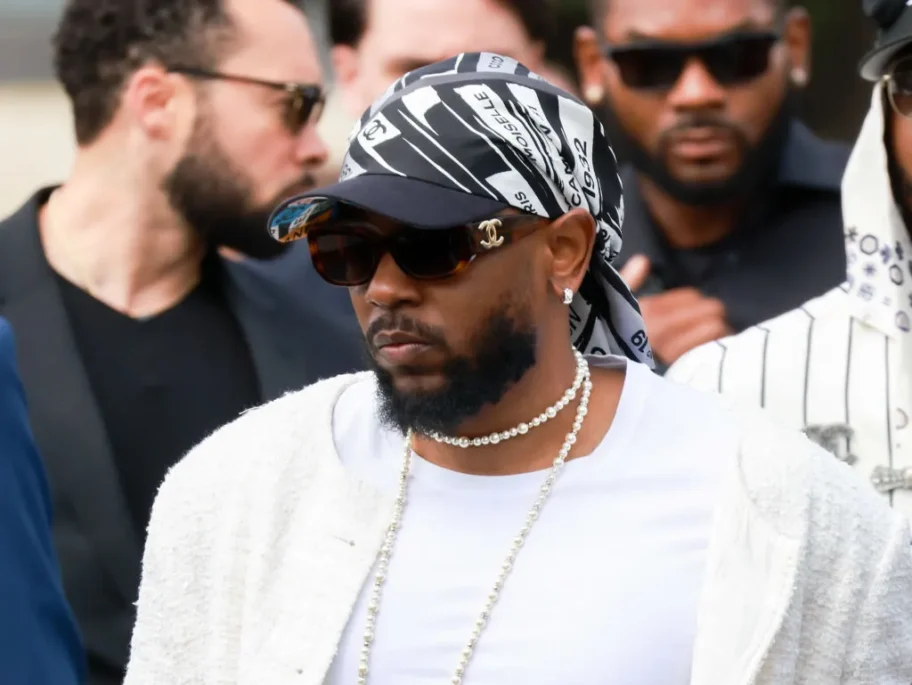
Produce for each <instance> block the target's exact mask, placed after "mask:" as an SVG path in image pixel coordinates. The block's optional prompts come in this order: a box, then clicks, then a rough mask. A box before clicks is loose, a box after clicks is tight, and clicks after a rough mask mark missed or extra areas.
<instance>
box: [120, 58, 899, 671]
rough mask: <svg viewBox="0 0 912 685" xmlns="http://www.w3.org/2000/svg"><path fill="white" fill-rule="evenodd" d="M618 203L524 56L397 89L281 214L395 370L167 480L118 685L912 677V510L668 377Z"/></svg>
mask: <svg viewBox="0 0 912 685" xmlns="http://www.w3.org/2000/svg"><path fill="white" fill-rule="evenodd" d="M623 213H624V206H623V201H622V189H621V184H620V179H619V176H618V169H617V163H616V161H615V158H614V154H613V152H612V150H611V147H610V145H609V143H608V141H607V139H606V138H605V131H604V128H603V127H602V125H601V123H600V122H599V121H598V120H597V119H596V118H595V117H594V115H593V113H592V111H591V110H590V109H589V108H588V107H586V106H585V105H584V104H583V103H582V102H581V101H580V100H578V99H577V98H575V97H574V96H572V95H570V94H569V93H567V92H565V91H562V90H560V89H558V88H556V87H554V86H552V85H550V84H548V83H547V82H545V81H544V80H543V79H541V78H540V77H538V76H536V75H534V74H531V73H530V72H529V70H528V68H526V67H525V66H523V65H521V64H519V63H517V62H516V61H515V60H512V59H510V58H508V57H505V56H502V55H496V54H491V53H482V54H479V53H471V54H462V55H458V56H457V57H455V58H451V59H449V60H445V61H444V62H441V63H439V64H434V65H430V66H428V67H426V68H423V69H419V70H417V71H415V72H411V73H409V74H407V75H406V76H405V77H403V78H402V79H400V80H399V81H397V82H396V84H395V86H394V88H392V89H391V90H390V91H389V92H388V94H387V96H386V97H384V98H383V99H382V100H381V101H380V102H378V103H376V105H375V106H374V107H373V108H372V109H371V110H369V111H368V112H366V113H365V114H364V116H363V117H362V118H361V120H360V121H359V123H358V126H357V128H356V129H355V132H354V135H353V137H352V140H351V144H350V145H349V148H348V152H347V154H346V157H345V159H344V169H343V174H342V179H341V180H340V182H339V183H337V184H334V185H332V186H329V187H326V188H321V189H316V190H314V191H311V192H309V193H305V194H303V195H302V196H300V197H298V198H295V199H293V200H290V201H288V202H287V203H284V204H283V205H281V206H280V207H279V208H277V211H276V212H275V214H274V216H273V219H272V221H271V222H270V228H271V231H272V233H273V235H274V236H275V237H276V238H277V239H279V240H280V241H291V240H295V239H301V240H303V241H306V243H305V244H306V245H307V247H308V248H309V250H310V253H311V255H312V256H313V261H314V266H315V268H316V270H317V272H318V273H319V274H320V275H321V276H322V277H323V278H325V279H326V280H328V281H330V282H331V283H334V284H338V285H340V286H346V287H347V288H348V292H349V294H350V296H351V300H352V303H353V305H354V308H355V311H356V313H357V316H358V320H359V323H360V324H361V328H362V331H363V334H364V342H365V343H366V346H367V348H368V350H369V352H370V355H371V358H372V360H373V366H374V372H373V373H364V374H354V375H351V374H350V375H345V376H341V377H338V378H334V379H330V380H327V381H324V382H322V383H319V384H316V385H313V386H311V387H309V388H306V389H304V390H302V391H300V392H297V393H292V394H289V395H287V396H286V397H284V398H282V399H280V400H277V401H276V402H273V403H270V404H268V405H266V406H264V407H260V408H258V409H257V410H255V411H253V412H250V413H248V414H246V415H245V416H243V417H241V418H240V419H239V420H237V421H235V422H233V423H232V424H231V425H230V426H226V427H225V428H223V429H221V430H220V431H217V432H216V433H215V434H214V435H213V436H211V437H210V438H209V439H207V440H206V441H204V442H203V443H202V444H200V445H199V446H198V447H196V448H195V449H194V450H193V451H192V452H191V453H190V454H189V455H188V456H187V457H186V459H185V460H184V461H182V462H181V464H179V465H178V466H176V467H175V468H174V469H173V470H172V471H171V472H170V473H169V475H168V477H167V479H166V481H165V483H164V484H163V486H162V488H161V490H160V493H159V495H158V498H157V500H156V502H155V507H154V514H153V517H152V522H151V524H150V528H149V538H148V545H147V547H146V552H145V556H144V561H143V585H142V587H141V589H140V596H139V603H138V615H137V624H136V630H135V632H134V636H133V643H132V651H131V658H130V665H129V668H128V673H127V679H126V685H158V684H159V683H206V684H213V685H214V683H247V682H250V683H254V682H256V683H260V682H262V683H289V684H290V683H294V684H295V685H350V684H355V685H400V684H402V683H422V684H425V683H451V684H452V685H463V684H465V685H472V684H473V683H477V684H479V685H482V684H494V683H496V684H497V685H513V684H514V683H515V684H520V683H521V684H522V685H556V684H564V683H573V684H579V683H650V684H652V683H662V684H663V685H666V684H667V685H688V684H689V685H730V684H733V683H738V684H741V685H782V684H783V683H809V684H810V683H813V684H814V685H868V683H879V684H880V683H884V684H885V683H891V684H896V685H899V684H901V683H908V682H910V681H912V593H910V592H909V587H910V585H912V555H910V554H909V549H910V542H912V531H910V528H909V525H908V521H906V520H905V519H903V518H902V517H900V516H899V515H898V514H896V513H895V512H891V511H890V509H889V508H888V507H887V506H886V505H885V504H884V503H883V502H880V501H879V500H878V499H877V497H876V496H874V495H873V494H872V493H864V492H862V488H861V486H860V485H859V484H858V483H857V481H856V480H855V479H854V478H853V477H852V474H851V473H847V472H846V469H843V468H841V467H840V466H839V465H838V464H835V463H834V462H833V460H832V459H830V458H829V457H828V455H827V454H826V453H825V452H824V451H823V450H821V449H819V448H817V447H815V446H814V445H813V444H811V443H810V442H809V441H808V440H806V439H804V438H802V437H801V435H800V434H799V433H798V432H789V431H785V430H783V429H781V428H780V429H777V428H774V427H771V426H770V424H769V422H768V421H767V420H766V419H765V418H763V417H762V416H761V415H759V414H757V413H750V412H747V413H744V414H742V413H740V412H733V411H732V410H731V408H730V407H728V406H727V405H725V404H724V403H723V402H722V401H721V400H720V399H719V398H718V397H716V396H713V395H711V394H708V393H700V392H696V391H694V390H693V389H691V388H686V387H683V386H681V385H679V384H676V383H671V382H669V381H667V380H666V379H663V378H661V377H659V376H657V375H656V374H654V373H652V371H651V370H650V367H651V353H650V349H649V342H648V340H647V338H646V335H645V334H644V331H643V320H642V317H641V316H640V314H639V311H638V309H637V305H636V300H635V299H634V298H633V296H632V295H631V293H630V290H629V289H628V288H627V287H626V286H625V284H624V282H623V281H622V280H621V278H620V277H619V274H618V273H617V271H616V270H615V269H614V267H613V262H614V260H615V258H616V256H617V253H618V250H619V249H620V247H621V242H622V240H621V231H620V228H621V224H622V221H623ZM834 579H836V581H837V584H835V585H834Z"/></svg>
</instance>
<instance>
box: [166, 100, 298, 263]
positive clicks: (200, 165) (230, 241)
mask: <svg viewBox="0 0 912 685" xmlns="http://www.w3.org/2000/svg"><path fill="white" fill-rule="evenodd" d="M209 121H210V120H209V117H207V116H205V115H204V114H200V115H199V116H198V117H197V119H196V122H195V123H194V126H193V132H192V134H191V136H190V140H189V142H188V144H187V151H186V153H185V154H184V156H183V157H182V158H181V160H180V161H179V162H178V163H177V165H176V166H175V167H174V169H173V170H172V171H171V173H170V174H168V176H167V177H166V178H165V180H164V183H163V186H162V187H163V190H164V192H165V195H166V197H167V198H168V202H169V203H170V204H171V206H172V208H173V209H174V210H175V211H176V212H177V213H178V214H180V216H181V217H182V218H183V219H184V221H186V222H187V223H188V224H189V225H190V226H192V227H193V229H194V230H195V231H196V233H197V234H198V235H199V237H200V238H201V239H202V240H203V241H204V242H205V243H206V244H207V245H209V246H211V247H227V248H231V249H233V250H237V251H238V252H241V253H242V254H244V255H246V256H247V257H251V258H253V259H274V258H276V257H278V256H279V255H281V254H283V253H284V252H285V251H286V250H287V249H288V248H289V247H290V244H287V243H280V242H278V241H277V240H274V239H273V238H272V236H271V235H270V234H269V231H268V230H267V223H268V221H269V216H270V214H271V212H272V210H273V208H274V206H275V205H277V204H278V203H279V202H280V201H281V200H283V199H285V195H282V196H281V197H277V198H276V199H275V201H274V202H270V203H268V204H266V205H258V204H257V203H256V202H254V200H253V196H254V193H253V184H252V183H251V181H250V179H249V177H248V176H247V175H246V174H245V173H244V171H243V170H242V169H240V168H238V165H237V164H235V163H234V162H233V161H232V160H231V159H230V158H229V157H228V155H227V154H226V153H225V151H224V150H223V149H222V148H221V147H220V146H219V144H218V142H217V141H216V139H215V136H214V135H213V133H212V130H211V126H210V124H209ZM313 185H314V182H313V179H311V178H309V177H305V178H304V179H302V182H301V183H299V184H296V185H295V186H294V187H295V188H296V189H300V188H301V186H306V187H312V186H313ZM291 194H292V193H291V190H290V189H289V193H288V195H291Z"/></svg>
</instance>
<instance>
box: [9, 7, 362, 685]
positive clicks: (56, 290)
mask: <svg viewBox="0 0 912 685" xmlns="http://www.w3.org/2000/svg"><path fill="white" fill-rule="evenodd" d="M54 50H55V62H56V68H57V73H58V77H59V80H60V82H61V84H62V85H63V87H64V89H65V90H66V92H67V94H68V96H69V98H70V101H71V104H72V112H73V121H74V128H75V137H76V142H77V154H76V162H75V166H74V168H73V171H72V174H71V175H70V177H69V178H68V179H66V180H65V181H64V182H63V184H62V185H61V186H60V187H57V188H44V189H41V190H39V191H38V192H36V193H35V195H34V196H33V197H32V198H31V199H30V200H28V202H27V203H26V204H25V205H24V206H23V207H22V208H21V209H20V210H19V211H18V212H17V213H16V214H14V215H13V216H12V217H10V218H9V219H7V220H5V221H3V222H2V223H0V314H2V315H3V316H5V317H6V318H8V319H9V320H10V322H11V323H12V325H13V327H14V329H15V331H16V334H17V344H18V356H19V360H20V364H21V372H22V378H23V382H24V384H25V389H26V393H27V395H28V398H29V409H30V411H31V418H32V426H33V429H34V432H35V437H36V440H37V442H38V445H39V447H40V452H41V453H42V456H43V457H44V459H45V461H46V465H47V469H48V473H49V481H50V484H51V487H52V495H53V500H54V504H55V511H56V516H55V518H54V535H55V542H56V545H57V553H58V556H59V559H60V563H61V567H62V570H63V581H64V587H65V590H66V593H67V597H68V599H69V600H70V603H71V605H72V607H73V610H74V613H75V616H76V618H77V620H78V623H79V627H80V629H81V630H82V633H83V637H84V643H85V646H86V650H87V653H88V683H89V685H116V684H117V683H119V682H121V680H122V678H123V671H124V667H125V665H126V661H127V652H128V646H129V637H130V631H131V629H132V625H133V620H134V616H135V610H134V602H135V600H136V591H137V587H138V585H139V571H140V555H141V551H142V548H143V544H144V541H145V531H146V526H147V523H148V517H149V510H150V508H151V505H152V500H153V498H154V496H155V492H156V491H157V489H158V486H159V485H160V483H161V481H162V479H163V478H164V475H165V473H166V472H167V470H168V469H169V468H170V467H171V465H172V464H173V463H174V462H175V461H177V460H178V459H179V458H180V457H181V456H182V455H183V454H184V452H186V451H187V450H188V449H189V448H190V447H191V446H192V445H193V444H194V443H196V442H198V441H199V440H200V439H201V438H202V437H204V436H205V435H208V434H209V433H211V432H212V431H213V430H215V429H216V428H218V427H219V426H221V425H222V424H224V423H226V422H228V421H230V420H232V419H233V418H235V417H236V416H237V415H238V414H239V413H241V412H242V411H244V410H246V409H248V408H250V407H252V406H254V405H257V404H259V403H261V402H264V401H266V400H269V399H272V398H274V397H277V396H279V395H281V394H283V393H284V392H286V391H288V390H292V389H296V388H300V387H302V386H303V385H305V384H307V383H310V382H313V381H315V380H317V379H318V378H321V377H323V376H328V375H334V374H336V373H339V372H341V371H347V370H352V369H355V368H358V367H360V366H361V365H362V363H361V356H362V354H361V348H360V341H359V340H358V339H357V338H356V337H355V335H354V334H353V333H352V332H349V329H347V328H346V327H345V326H344V325H343V324H342V323H341V322H340V321H339V320H338V315H337V313H336V312H333V311H332V310H331V309H330V308H329V306H328V305H327V304H326V303H325V299H324V298H322V297H321V296H320V288H321V287H322V290H323V291H324V292H326V291H327V290H332V289H330V288H329V286H327V285H325V284H324V283H322V282H320V283H318V284H317V286H316V287H314V288H312V289H311V290H309V291H306V292H302V291H293V292H292V291H289V290H288V289H285V288H283V287H282V286H280V285H278V284H276V283H275V282H274V281H272V280H270V279H269V278H268V276H264V274H262V273H257V272H254V271H253V270H252V269H251V268H250V267H249V265H247V264H240V263H234V262H229V261H228V260H224V259H222V258H221V257H220V254H219V251H220V250H221V249H224V248H231V249H232V250H234V251H235V252H239V253H241V254H244V255H247V256H249V257H251V258H264V259H267V258H269V257H274V256H276V255H278V254H279V253H281V252H282V251H283V250H282V246H281V245H277V243H275V241H273V240H272V239H271V238H269V237H268V236H264V235H263V234H264V230H263V229H264V226H265V225H266V221H267V219H268V218H269V214H270V212H271V210H272V209H273V207H274V206H275V204H276V203H277V202H279V201H280V200H281V199H283V198H285V197H288V196H290V195H294V194H296V193H299V192H301V191H303V190H306V189H307V188H309V187H311V186H312V185H313V179H312V175H313V171H314V170H315V169H316V168H317V167H318V166H319V165H320V164H322V163H323V161H324V160H325V158H326V148H325V146H324V145H323V143H322V141H321V140H320V138H319V137H318V135H317V132H316V128H315V124H316V120H317V118H318V117H319V115H320V109H321V104H322V100H323V95H322V85H321V83H322V76H321V70H320V64H319V58H318V55H317V52H316V48H315V46H314V41H313V39H312V36H311V32H310V29H309V27H308V23H307V18H306V17H305V16H304V14H303V13H302V12H301V10H300V9H299V8H298V7H297V6H296V4H295V3H294V2H290V1H285V0H156V1H155V2H143V1H140V0H68V2H66V3H65V5H64V7H63V12H62V16H61V19H60V24H59V27H58V30H57V34H56V37H55V40H54ZM346 307H347V308H349V309H350V305H349V304H348V303H346ZM352 328H353V327H352ZM0 671H2V667H0ZM0 681H2V682H8V681H7V680H6V676H5V674H3V675H0Z"/></svg>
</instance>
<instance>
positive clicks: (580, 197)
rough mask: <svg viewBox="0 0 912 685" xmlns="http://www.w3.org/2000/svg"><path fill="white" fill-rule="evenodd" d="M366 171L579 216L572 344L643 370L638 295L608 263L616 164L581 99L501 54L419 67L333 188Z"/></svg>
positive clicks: (364, 129)
mask: <svg viewBox="0 0 912 685" xmlns="http://www.w3.org/2000/svg"><path fill="white" fill-rule="evenodd" d="M367 174H371V175H377V174H383V175H390V174H392V175H398V176H402V177H406V178H417V179H422V180H424V181H427V182H430V183H433V184H434V185H438V186H441V187H445V188H449V189H451V190H455V191H459V192H461V193H465V194H468V195H473V196H476V197H483V198H488V199H490V200H493V201H496V202H497V203H503V204H505V205H508V206H511V207H515V208H516V209H519V210H523V211H526V212H531V213H534V214H537V215H539V216H542V217H547V218H551V219H556V218H558V217H559V216H561V215H562V214H564V213H566V212H568V211H570V210H572V209H575V208H577V207H582V208H585V209H587V210H588V211H589V212H590V213H591V214H592V216H593V217H595V220H596V222H597V226H598V236H597V243H596V250H595V252H594V255H593V259H592V263H591V265H590V269H589V273H588V274H587V277H586V279H585V282H584V283H583V285H582V287H581V289H580V292H579V293H577V295H576V297H575V299H574V301H573V303H572V305H571V308H570V326H571V331H572V338H573V343H574V345H576V347H577V348H578V349H580V350H581V351H583V352H584V353H586V354H602V355H604V354H619V355H625V356H627V357H629V358H630V359H633V360H635V361H639V362H644V363H646V364H648V365H650V366H652V363H653V361H652V351H651V349H650V347H649V342H648V340H647V337H646V332H645V326H644V324H643V318H642V316H641V315H640V310H639V307H638V305H637V302H636V299H635V298H634V297H633V294H632V293H631V292H630V289H629V288H628V287H627V285H626V284H625V283H624V281H623V280H622V279H621V277H620V275H619V274H618V273H617V271H616V270H615V269H614V267H613V266H612V263H613V262H614V260H615V258H616V257H617V255H618V253H619V252H620V249H621V235H622V232H621V224H622V223H623V220H624V198H623V194H622V189H621V179H620V176H619V175H618V165H617V160H616V158H615V156H614V152H613V150H612V149H611V145H610V144H609V142H608V139H607V137H606V135H605V129H604V127H603V126H602V124H601V122H599V121H598V119H596V117H595V116H594V114H593V113H592V111H591V110H590V109H589V108H588V107H587V106H586V105H585V104H583V103H582V102H581V101H580V100H579V99H577V98H576V97H574V96H573V95H571V94H569V93H567V92H565V91H563V90H561V89H560V88H557V87H556V86H553V85H551V84H550V83H548V82H547V81H545V80H544V79H543V78H542V77H540V76H538V75H537V74H534V73H531V72H530V71H529V70H528V69H527V68H526V67H524V66H523V65H521V64H519V63H518V62H517V61H515V60H513V59H510V58H508V57H503V56H501V55H495V54H491V53H472V54H463V55H459V56H457V57H454V58H452V59H449V60H446V61H443V62H438V63H437V64H432V65H430V66H427V67H423V68H421V69H418V70H416V71H413V72H411V73H409V74H406V75H405V76H403V77H402V78H401V79H399V80H398V81H396V83H394V84H393V85H392V86H390V88H389V89H388V90H387V92H386V93H385V94H384V95H383V96H382V97H381V98H379V99H378V100H377V102H375V103H374V104H373V106H372V107H371V108H370V109H369V110H368V111H367V112H365V113H364V115H363V117H362V118H361V120H360V121H359V122H358V123H357V124H356V126H355V128H354V130H353V131H352V133H351V135H350V137H349V148H348V151H347V153H346V155H345V159H344V161H343V165H342V173H341V176H340V182H341V183H344V182H345V181H348V180H350V179H355V178H358V177H360V176H364V175H367ZM337 187H339V186H337Z"/></svg>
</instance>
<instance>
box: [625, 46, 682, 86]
mask: <svg viewBox="0 0 912 685" xmlns="http://www.w3.org/2000/svg"><path fill="white" fill-rule="evenodd" d="M611 57H612V59H613V60H614V63H615V64H616V65H617V68H618V71H619V72H620V75H621V80H622V81H623V82H624V85H626V86H627V87H628V88H641V89H669V88H672V87H674V84H675V83H677V81H678V78H679V77H680V76H681V71H682V70H683V69H684V63H685V62H686V61H687V55H686V53H685V52H684V51H682V50H679V49H676V48H629V49H626V50H618V51H616V52H614V53H612V56H611Z"/></svg>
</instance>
